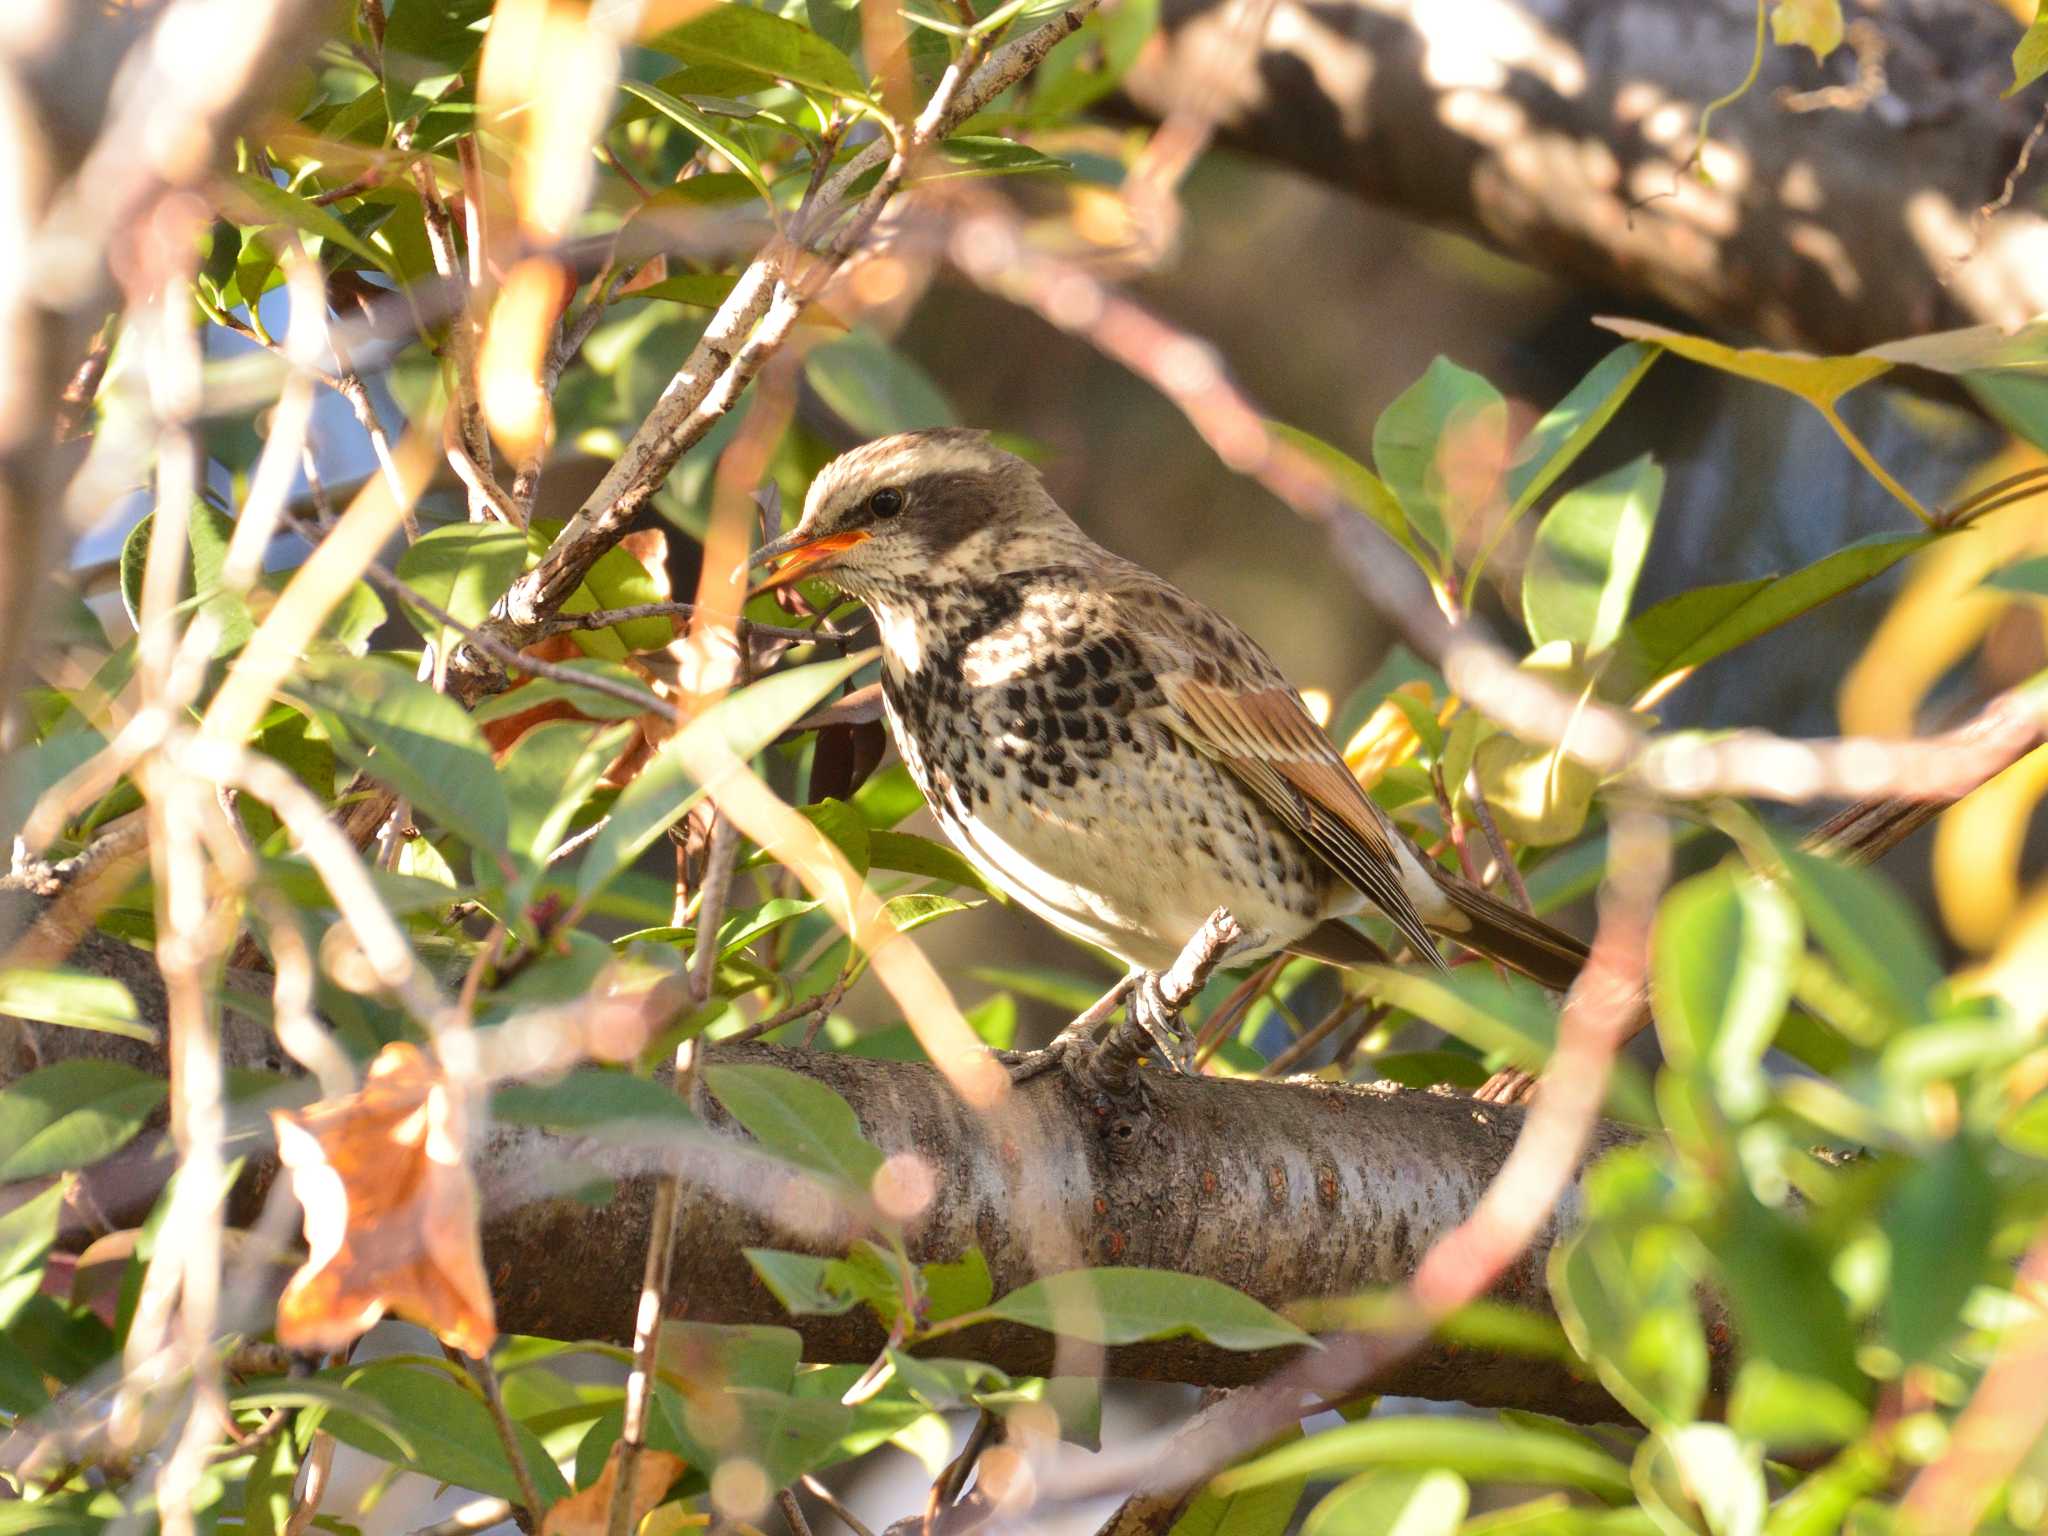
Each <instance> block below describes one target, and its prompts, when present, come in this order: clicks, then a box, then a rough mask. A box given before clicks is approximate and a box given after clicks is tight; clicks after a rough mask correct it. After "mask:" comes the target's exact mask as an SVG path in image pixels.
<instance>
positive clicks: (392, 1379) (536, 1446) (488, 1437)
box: [322, 1361, 569, 1505]
mask: <svg viewBox="0 0 2048 1536" xmlns="http://www.w3.org/2000/svg"><path fill="white" fill-rule="evenodd" d="M344 1381H345V1384H346V1385H347V1387H348V1388H349V1389H350V1390H351V1391H352V1392H354V1393H356V1394H358V1395H359V1396H360V1397H364V1398H368V1399H369V1400H370V1401H371V1402H373V1403H375V1404H376V1405H377V1406H378V1407H379V1408H381V1409H382V1410H383V1415H382V1417H381V1418H380V1419H377V1420H373V1419H371V1418H369V1417H364V1416H361V1415H359V1414H358V1413H356V1412H353V1411H351V1410H350V1409H349V1408H343V1407H336V1408H331V1409H329V1410H328V1413H327V1416H326V1418H325V1419H324V1420H322V1425H323V1427H324V1428H326V1429H327V1430H328V1431H329V1432H331V1433H332V1434H333V1435H334V1437H335V1438H336V1439H337V1440H339V1441H341V1442H342V1443H343V1444H344V1445H352V1446H354V1447H355V1448H356V1449H357V1450H359V1451H364V1452H367V1453H368V1454H370V1455H371V1456H375V1457H377V1458H379V1459H380V1460H385V1461H389V1462H392V1463H393V1464H394V1465H397V1466H401V1467H405V1468H406V1469H408V1470H410V1471H414V1472H418V1473H421V1474H423V1475H424V1476H426V1477H429V1478H432V1479H434V1480H435V1481H436V1482H442V1483H452V1484H454V1485H456V1486H458V1487H462V1488H471V1489H474V1490H475V1491H476V1492H478V1493H485V1494H495V1495H497V1496H498V1497H499V1498H501V1499H510V1500H511V1501H512V1502H513V1503H515V1504H516V1503H519V1502H520V1501H521V1498H522V1495H521V1493H520V1489H519V1480H518V1478H517V1477H516V1476H515V1475H514V1473H513V1471H512V1467H511V1464H510V1462H509V1461H508V1460H507V1459H506V1456H505V1449H504V1447H503V1446H502V1445H501V1444H500V1443H499V1441H498V1432H497V1430H496V1429H495V1428H494V1427H493V1425H492V1423H491V1415H490V1411H489V1410H488V1409H486V1408H485V1407H484V1405H483V1403H482V1401H481V1400H479V1398H478V1397H477V1395H476V1394H475V1393H474V1392H471V1391H469V1390H468V1389H467V1388H466V1387H464V1386H463V1385H461V1384H459V1383H457V1382H456V1381H454V1380H453V1379H452V1378H451V1377H450V1376H449V1375H448V1374H447V1373H446V1372H443V1371H438V1370H432V1369H423V1368H421V1367H418V1366H413V1365H409V1364H402V1363H399V1362H382V1361H380V1362H378V1363H376V1364H373V1365H368V1366H365V1367H363V1368H362V1369H361V1370H359V1371H357V1372H354V1373H353V1374H351V1375H349V1376H348V1377H346V1378H344ZM385 1422H390V1423H393V1424H395V1425H396V1426H397V1429H398V1431H399V1432H400V1433H401V1434H403V1435H404V1436H405V1437H406V1439H407V1440H408V1441H409V1442H410V1445H411V1450H410V1451H408V1450H406V1449H404V1448H403V1447H401V1446H400V1445H399V1444H398V1443H396V1442H395V1440H394V1438H393V1436H392V1435H391V1434H390V1433H389V1432H388V1431H387V1430H385V1429H384V1428H383V1427H381V1426H382V1424H383V1423H385ZM513 1430H514V1433H515V1434H516V1435H517V1436H518V1438H519V1442H520V1448H521V1449H522V1450H523V1451H524V1453H525V1459H526V1464H527V1467H528V1469H529V1470H530V1471H531V1472H532V1474H533V1480H534V1483H535V1485H536V1487H537V1490H538V1492H539V1493H540V1496H541V1498H542V1500H543V1501H544V1502H545V1503H547V1504H550V1505H552V1504H555V1503H557V1502H558V1501H560V1500H562V1499H565V1498H567V1497H568V1496H569V1485H568V1484H567V1483H566V1482H565V1481H564V1480H563V1478H562V1474H561V1472H560V1470H559V1469H557V1467H556V1466H555V1462H554V1458H553V1457H551V1456H549V1455H548V1453H547V1448H546V1447H545V1446H543V1445H542V1444H541V1443H540V1441H539V1440H537V1439H535V1438H534V1437H533V1435H532V1434H531V1432H529V1431H528V1430H526V1429H524V1428H522V1427H521V1426H519V1425H516V1424H515V1425H514V1426H513Z"/></svg>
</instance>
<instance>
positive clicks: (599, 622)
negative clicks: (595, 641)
mask: <svg viewBox="0 0 2048 1536" xmlns="http://www.w3.org/2000/svg"><path fill="white" fill-rule="evenodd" d="M696 612H697V605H696V604H695V603H634V604H633V605H631V606H630V607H626V608H600V609H598V610H596V611H595V612H591V613H558V614H555V615H554V616H553V617H551V618H548V619H546V620H544V621H543V622H542V623H541V624H540V625H539V626H537V628H538V632H539V633H538V635H537V636H536V638H539V636H545V635H554V634H560V633H561V632H563V631H564V630H581V629H610V628H611V627H612V626H613V625H614V624H630V623H632V622H633V621H634V620H636V619H687V618H690V617H691V616H693V615H694V614H695V613H696ZM739 629H740V634H741V635H742V636H747V637H752V638H758V639H763V640H788V641H792V642H795V643H798V644H814V645H849V644H851V643H852V642H853V641H854V640H855V639H856V638H857V637H856V636H853V635H847V634H842V633H840V631H838V630H836V629H831V628H827V627H825V626H822V625H820V626H818V627H817V628H812V629H806V628H800V627H799V626H797V625H793V624H759V623H756V622H755V621H754V620H752V619H742V620H740V624H739Z"/></svg>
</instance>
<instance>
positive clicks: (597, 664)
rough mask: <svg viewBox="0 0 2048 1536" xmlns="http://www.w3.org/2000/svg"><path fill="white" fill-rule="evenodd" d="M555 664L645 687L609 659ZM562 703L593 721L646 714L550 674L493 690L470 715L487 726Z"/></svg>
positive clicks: (633, 717)
mask: <svg viewBox="0 0 2048 1536" xmlns="http://www.w3.org/2000/svg"><path fill="white" fill-rule="evenodd" d="M556 665H557V666H559V667H564V668H567V669H568V670H569V671H571V672H576V673H581V674H584V675H586V676H589V677H592V678H602V679H604V680H605V681H607V682H613V683H628V684H632V685H633V686H635V687H641V688H644V687H646V686H647V684H646V680H645V679H644V678H641V677H639V676H637V675H636V674H635V673H634V672H633V671H632V670H631V669H629V668H626V667H622V666H619V665H617V664H616V663H613V662H609V661H598V660H590V659H587V658H586V659H578V660H573V661H562V662H557V663H556ZM561 703H567V704H573V705H574V706H575V707H576V712H577V713H578V714H581V715H587V716H588V717H589V718H591V719H592V720H632V719H636V718H638V717H639V716H640V715H642V714H644V713H646V711H645V709H644V707H643V706H641V705H639V704H633V703H629V702H628V701H627V700H625V699H621V698H616V697H614V696H613V695H611V694H609V693H599V692H597V691H596V690H594V689H591V688H584V687H580V686H578V685H577V684H575V683H565V682H562V681H560V680H558V679H556V678H552V677H536V678H531V679H529V680H528V681H526V682H523V683H521V684H520V685H519V686H518V687H516V688H508V689H506V690H505V692H503V693H494V694H492V695H491V696H490V697H489V698H487V699H483V700H480V701H479V702H478V704H477V706H476V708H475V709H473V710H471V711H470V714H469V717H470V719H472V720H474V721H476V723H477V724H478V725H488V724H489V723H490V722H491V721H493V720H504V719H507V718H509V717H510V716H513V715H521V714H524V713H526V711H528V710H529V709H538V708H540V706H541V705H543V704H561Z"/></svg>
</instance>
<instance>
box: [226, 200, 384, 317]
mask: <svg viewBox="0 0 2048 1536" xmlns="http://www.w3.org/2000/svg"><path fill="white" fill-rule="evenodd" d="M234 190H235V193H236V195H238V196H240V197H245V198H247V199H248V200H249V201H250V202H252V203H254V204H255V205H256V207H257V209H258V210H259V211H260V212H261V214H262V215H263V216H264V218H265V219H266V220H267V221H269V222H270V223H274V224H289V225H290V226H291V227H292V228H293V229H296V230H298V231H299V232H300V233H301V234H306V235H314V236H317V237H318V238H319V239H320V240H321V241H322V242H323V243H325V244H327V245H334V246H339V247H341V249H343V250H344V251H347V252H349V253H350V254H351V255H354V256H360V257H361V258H362V259H363V260H364V261H367V262H368V263H369V264H370V265H371V266H373V267H375V268H377V269H378V270H379V271H387V270H389V269H388V267H387V266H386V258H385V256H384V253H383V252H382V251H379V250H378V249H377V248H376V247H375V246H373V245H371V244H370V243H369V242H368V241H366V240H362V239H359V238H357V236H356V234H355V232H354V231H353V230H351V229H350V228H349V227H348V226H347V225H346V224H344V223H342V222H341V220H340V219H337V218H336V217H335V216H334V215H333V214H331V213H329V212H328V211H327V210H326V209H325V208H322V207H321V206H320V205H319V204H317V203H314V202H310V201H308V200H307V199H306V198H303V197H300V196H299V195H298V194H297V193H296V192H289V191H286V190H285V189H284V188H283V187H280V186H279V185H278V184H277V183H276V182H274V181H272V180H271V179H270V178H269V177H268V176H259V175H255V174H253V173H252V174H250V175H246V176H237V177H236V178H235V179H234ZM242 297H243V298H244V299H246V300H248V301H249V302H250V303H251V304H252V305H253V304H254V303H255V301H256V298H257V295H256V294H253V293H248V292H246V291H245V292H244V293H243V295H242Z"/></svg>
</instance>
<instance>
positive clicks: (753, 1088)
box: [704, 1062, 882, 1191]
mask: <svg viewBox="0 0 2048 1536" xmlns="http://www.w3.org/2000/svg"><path fill="white" fill-rule="evenodd" d="M704 1081H705V1083H706V1085H707V1086H708V1087H709V1088H710V1089H711V1092H712V1093H713V1094H714V1095H716V1097H717V1099H718V1102H719V1103H721V1104H723V1105H724V1106H725V1107H726V1109H727V1110H728V1111H729V1112H730V1113H731V1115H732V1117H733V1119H735V1120H737V1121H738V1122H739V1123H740V1124H741V1125H742V1126H743V1127H745V1129H746V1131H747V1133H748V1134H749V1135H750V1136H752V1137H753V1138H754V1139H755V1140H756V1141H758V1142H760V1143H761V1145H762V1146H764V1147H766V1148H767V1149H768V1150H769V1151H771V1152H774V1153H776V1154H777V1155H778V1156H781V1157H785V1158H787V1159H789V1161H791V1162H793V1163H795V1164H797V1165H798V1166H799V1167H803V1168H808V1169H811V1170H812V1171H813V1172H816V1173H822V1174H825V1175H826V1176H827V1177H829V1178H833V1179H836V1180H838V1181H840V1182H841V1183H842V1184H845V1185H847V1186H849V1187H851V1188H853V1189H857V1190H862V1191H865V1190H866V1189H867V1187H868V1184H869V1181H870V1180H872V1179H873V1178H874V1176H875V1172H876V1170H878V1169H879V1168H880V1167H881V1166H882V1149H881V1148H879V1147H877V1146H876V1145H875V1144H874V1143H873V1142H871V1141H869V1140H868V1139H867V1138H866V1137H865V1136H864V1135H862V1134H861V1129H860V1121H859V1120H858V1119H856V1118H855V1116H854V1113H853V1109H852V1107H851V1106H850V1105H848V1104H847V1102H846V1100H844V1099H842V1098H841V1097H840V1096H839V1095H838V1094H836V1093H834V1092H833V1091H832V1090H831V1089H830V1088H827V1087H826V1086H825V1085H824V1084H823V1083H821V1082H818V1081H817V1080H816V1079H814V1078H809V1077H804V1076H801V1075H800V1074H798V1073H795V1072H791V1071H787V1070H786V1069H784V1068H782V1067H770V1066H763V1065H757V1064H753V1063H740V1062H716V1063H713V1064H710V1065H707V1066H706V1067H705V1068H704Z"/></svg>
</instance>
